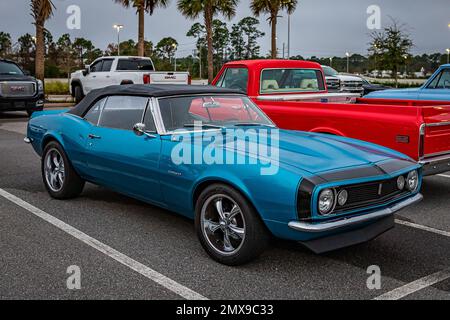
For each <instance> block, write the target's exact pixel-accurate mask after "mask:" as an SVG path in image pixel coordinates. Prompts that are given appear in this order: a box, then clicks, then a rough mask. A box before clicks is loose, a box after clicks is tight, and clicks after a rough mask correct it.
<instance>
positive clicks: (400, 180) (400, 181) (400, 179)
mask: <svg viewBox="0 0 450 320" xmlns="http://www.w3.org/2000/svg"><path fill="white" fill-rule="evenodd" d="M405 184H406V180H405V177H404V176H400V177H398V178H397V187H398V190H403V189H404V188H405Z"/></svg>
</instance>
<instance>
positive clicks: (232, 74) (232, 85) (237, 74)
mask: <svg viewBox="0 0 450 320" xmlns="http://www.w3.org/2000/svg"><path fill="white" fill-rule="evenodd" d="M247 85H248V69H247V68H227V69H226V70H225V71H224V72H223V73H222V75H221V76H220V78H219V80H218V81H217V84H216V86H217V87H222V88H228V89H236V90H241V91H242V92H244V93H247Z"/></svg>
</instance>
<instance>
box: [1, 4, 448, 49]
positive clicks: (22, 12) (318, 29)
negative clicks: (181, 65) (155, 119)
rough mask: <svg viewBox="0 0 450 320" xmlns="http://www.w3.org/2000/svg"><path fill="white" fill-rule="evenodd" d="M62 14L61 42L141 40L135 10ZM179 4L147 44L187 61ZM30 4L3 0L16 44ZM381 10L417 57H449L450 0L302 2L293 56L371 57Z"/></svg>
mask: <svg viewBox="0 0 450 320" xmlns="http://www.w3.org/2000/svg"><path fill="white" fill-rule="evenodd" d="M53 2H54V4H55V6H56V11H55V15H54V17H53V18H52V19H51V20H50V21H49V22H48V23H47V25H46V26H47V28H48V29H49V30H50V31H51V33H52V34H53V36H54V37H55V38H57V37H59V36H60V35H61V34H64V33H69V34H71V35H72V37H85V38H87V39H90V40H92V41H93V42H94V44H95V45H96V46H97V47H99V48H100V49H102V50H104V49H105V48H106V47H107V45H108V43H111V42H115V41H116V39H117V38H116V34H115V31H114V30H113V28H112V25H113V24H114V23H121V24H123V25H125V29H124V30H123V32H122V36H121V37H122V39H123V40H124V39H129V38H131V39H135V40H136V39H137V17H136V14H135V10H134V9H129V10H126V9H124V8H122V7H121V6H120V5H118V4H115V3H114V2H113V0H53ZM176 2H177V1H176V0H172V1H170V6H169V8H167V9H159V10H157V11H156V12H155V13H154V15H153V16H148V15H147V16H146V26H145V32H146V35H145V36H146V39H148V40H151V41H153V42H154V43H156V42H158V41H159V40H160V39H161V38H163V37H167V36H171V37H174V38H175V39H177V41H178V43H179V44H180V46H179V50H178V55H180V56H185V55H188V54H190V53H191V52H192V50H193V49H194V48H195V40H194V39H192V38H188V37H186V36H185V35H186V32H187V30H188V29H189V28H190V26H191V25H192V23H193V21H191V20H187V19H185V18H184V17H183V16H181V15H180V13H179V12H178V11H177V9H176ZM249 2H250V1H249V0H241V1H240V5H239V7H238V9H237V15H236V17H235V18H234V19H233V20H232V21H231V22H230V24H231V23H233V22H236V21H238V20H239V19H241V18H243V17H245V16H248V15H251V12H250V10H249ZM29 3H30V0H0V31H4V32H8V33H10V34H11V35H12V37H13V39H14V41H16V39H17V37H18V36H20V35H22V34H24V33H27V32H29V33H34V27H33V25H32V18H31V16H30V13H29V11H30V10H29ZM70 5H78V6H79V7H80V9H81V14H82V16H81V29H80V30H69V29H68V28H67V27H66V20H67V18H68V16H69V15H68V14H67V13H66V10H67V8H68V7H69V6H70ZM370 5H378V6H379V7H380V9H381V23H382V26H385V25H386V24H389V22H390V20H389V17H390V16H391V17H394V18H395V19H397V20H398V21H400V22H402V23H405V24H407V26H408V29H409V30H408V31H409V33H410V34H411V37H412V39H413V41H414V43H415V47H414V49H413V53H415V54H417V53H433V52H442V53H444V52H445V49H446V48H448V47H450V28H449V27H448V24H449V23H450V0H428V1H426V0H299V5H298V8H297V10H296V12H295V13H294V14H293V15H292V36H291V55H297V54H300V55H303V56H306V57H309V56H312V55H316V56H331V55H337V56H343V55H344V54H345V52H346V51H348V52H351V53H361V54H366V53H367V43H368V42H369V33H370V30H369V29H368V28H367V24H366V21H367V19H368V17H369V15H368V14H367V12H366V11H367V8H368V7H369V6H370ZM282 15H283V18H281V21H280V23H279V29H278V31H279V32H278V46H279V47H280V48H281V47H282V45H283V42H287V19H286V14H284V13H283V14H282ZM266 18H267V17H264V16H263V17H261V18H260V21H261V29H262V30H263V31H264V32H266V36H265V37H264V38H261V41H260V44H261V48H262V53H264V54H266V53H267V52H268V50H269V47H270V37H269V35H270V28H269V26H268V24H267V21H266Z"/></svg>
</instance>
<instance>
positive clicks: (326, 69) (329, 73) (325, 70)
mask: <svg viewBox="0 0 450 320" xmlns="http://www.w3.org/2000/svg"><path fill="white" fill-rule="evenodd" d="M322 69H323V73H324V74H325V76H326V77H335V76H337V75H338V74H339V73H338V72H337V71H336V70H334V69H333V68H331V67H327V66H322Z"/></svg>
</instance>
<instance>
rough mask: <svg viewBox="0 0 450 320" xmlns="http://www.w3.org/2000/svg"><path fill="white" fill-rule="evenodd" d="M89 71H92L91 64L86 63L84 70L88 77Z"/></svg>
mask: <svg viewBox="0 0 450 320" xmlns="http://www.w3.org/2000/svg"><path fill="white" fill-rule="evenodd" d="M89 73H91V66H90V65H86V66H85V67H84V70H83V76H85V77H86V76H87V75H88V74H89Z"/></svg>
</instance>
